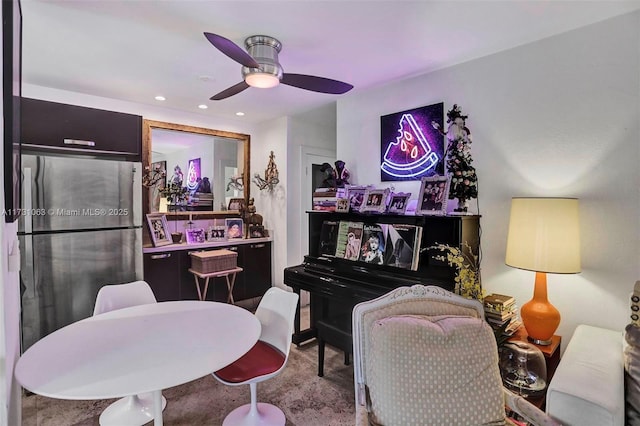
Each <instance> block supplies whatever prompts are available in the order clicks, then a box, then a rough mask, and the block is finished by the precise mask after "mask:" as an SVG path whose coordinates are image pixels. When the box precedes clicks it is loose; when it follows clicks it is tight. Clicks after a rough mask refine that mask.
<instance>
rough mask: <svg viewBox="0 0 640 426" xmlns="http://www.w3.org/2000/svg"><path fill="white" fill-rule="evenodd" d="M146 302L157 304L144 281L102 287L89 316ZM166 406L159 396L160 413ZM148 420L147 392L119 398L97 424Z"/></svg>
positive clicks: (119, 425)
mask: <svg viewBox="0 0 640 426" xmlns="http://www.w3.org/2000/svg"><path fill="white" fill-rule="evenodd" d="M149 303H157V301H156V297H155V296H154V294H153V290H151V287H149V284H147V282H145V281H134V282H131V283H126V284H112V285H105V286H104V287H101V288H100V290H99V291H98V295H97V296H96V303H95V306H94V308H93V315H99V314H103V313H105V312H110V311H115V310H117V309H123V308H128V307H130V306H137V305H146V304H149ZM166 406H167V400H166V399H165V397H164V396H163V397H162V409H163V410H164V409H165V407H166ZM150 421H153V398H152V395H151V393H145V394H141V395H131V396H127V397H124V398H121V399H119V400H117V401H116V402H114V403H112V404H111V405H109V406H108V407H107V408H106V409H105V410H104V411H103V412H102V414H100V424H101V425H103V426H107V425H113V426H140V425H144V424H146V423H149V422H150Z"/></svg>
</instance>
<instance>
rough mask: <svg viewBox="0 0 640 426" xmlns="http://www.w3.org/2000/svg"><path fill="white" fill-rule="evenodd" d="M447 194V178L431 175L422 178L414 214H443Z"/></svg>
mask: <svg viewBox="0 0 640 426" xmlns="http://www.w3.org/2000/svg"><path fill="white" fill-rule="evenodd" d="M448 195H449V178H448V177H447V176H433V177H424V178H422V184H421V185H420V195H419V196H418V207H417V208H416V214H423V215H445V214H447V200H448V198H449V197H448Z"/></svg>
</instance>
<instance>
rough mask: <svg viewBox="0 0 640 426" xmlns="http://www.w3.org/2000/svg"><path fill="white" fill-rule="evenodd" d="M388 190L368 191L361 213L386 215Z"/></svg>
mask: <svg viewBox="0 0 640 426" xmlns="http://www.w3.org/2000/svg"><path fill="white" fill-rule="evenodd" d="M388 197H389V190H388V189H367V191H366V192H365V194H364V202H363V203H362V206H361V207H360V212H361V213H366V212H374V213H384V212H385V211H386V210H387V198H388Z"/></svg>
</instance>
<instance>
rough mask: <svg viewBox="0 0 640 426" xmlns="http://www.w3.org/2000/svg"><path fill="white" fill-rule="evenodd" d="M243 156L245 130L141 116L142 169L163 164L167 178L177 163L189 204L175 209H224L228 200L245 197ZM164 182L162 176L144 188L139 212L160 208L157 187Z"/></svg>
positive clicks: (246, 143)
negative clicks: (147, 118)
mask: <svg viewBox="0 0 640 426" xmlns="http://www.w3.org/2000/svg"><path fill="white" fill-rule="evenodd" d="M249 156H250V136H249V135H245V134H242V133H234V132H227V131H222V130H214V129H207V128H203V127H194V126H186V125H182V124H174V123H166V122H162V121H153V120H144V121H143V131H142V165H143V168H144V170H150V171H153V170H154V169H155V168H156V167H164V168H165V170H166V178H165V179H166V183H168V182H170V181H171V179H172V177H174V176H175V174H176V166H177V167H178V168H179V171H180V172H181V173H182V181H183V186H186V187H187V188H188V190H189V191H190V193H191V194H192V197H191V203H190V205H189V206H187V207H185V210H184V211H179V212H176V214H191V215H193V216H205V215H207V214H214V215H220V214H230V213H232V212H230V211H229V212H225V211H224V210H225V208H226V206H228V205H229V200H231V199H232V198H236V199H237V198H244V200H245V203H246V202H247V201H248V199H249V176H250V168H249ZM240 176H242V177H240ZM164 185H165V180H162V181H160V182H158V183H157V184H155V185H152V186H151V187H150V188H144V196H143V210H144V213H153V212H157V211H159V210H160V209H161V206H160V195H159V191H158V190H159V188H161V187H163V186H164ZM211 198H213V199H212V200H211ZM236 213H237V212H236Z"/></svg>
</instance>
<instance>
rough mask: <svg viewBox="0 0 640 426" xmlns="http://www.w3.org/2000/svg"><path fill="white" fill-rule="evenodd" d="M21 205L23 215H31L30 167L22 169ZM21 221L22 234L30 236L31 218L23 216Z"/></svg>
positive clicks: (31, 229) (31, 230)
mask: <svg viewBox="0 0 640 426" xmlns="http://www.w3.org/2000/svg"><path fill="white" fill-rule="evenodd" d="M22 176H23V178H22V205H23V207H24V211H25V213H31V212H32V211H33V200H32V199H31V194H32V192H33V190H32V185H33V180H32V176H33V174H32V172H31V167H24V168H23V169H22ZM22 220H23V221H24V232H25V233H26V234H31V233H32V232H33V216H32V215H30V214H23V215H22Z"/></svg>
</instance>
